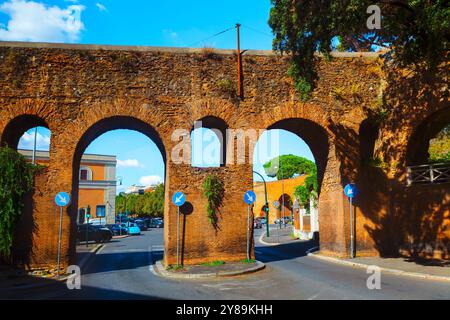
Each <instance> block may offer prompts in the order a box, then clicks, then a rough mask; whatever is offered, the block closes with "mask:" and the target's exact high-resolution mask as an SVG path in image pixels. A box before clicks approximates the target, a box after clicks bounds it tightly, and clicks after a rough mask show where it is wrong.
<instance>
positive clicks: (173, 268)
mask: <svg viewBox="0 0 450 320" xmlns="http://www.w3.org/2000/svg"><path fill="white" fill-rule="evenodd" d="M166 270H168V271H179V270H184V266H182V265H177V264H174V265H170V266H168V267H167V269H166Z"/></svg>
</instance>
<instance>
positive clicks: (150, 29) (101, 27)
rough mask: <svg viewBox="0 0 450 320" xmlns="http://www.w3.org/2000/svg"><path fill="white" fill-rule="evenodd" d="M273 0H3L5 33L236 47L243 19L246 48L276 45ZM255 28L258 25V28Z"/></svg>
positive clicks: (6, 36) (0, 32)
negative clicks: (237, 26) (238, 25)
mask: <svg viewBox="0 0 450 320" xmlns="http://www.w3.org/2000/svg"><path fill="white" fill-rule="evenodd" d="M269 10H270V1H269V0H246V1H238V0H227V1H205V0H203V1H180V0H172V1H155V0H130V1H122V0H120V1H119V0H98V1H95V0H94V1H92V0H89V1H87V0H35V1H28V0H9V1H1V2H0V23H1V26H0V39H1V40H21V41H48V42H71V43H86V44H87V43H95V44H113V45H148V46H176V47H186V46H189V47H192V46H193V47H203V46H213V47H216V48H234V47H235V45H236V35H235V32H234V30H231V31H229V32H227V33H225V34H223V35H221V36H218V37H215V38H213V39H210V40H208V41H202V40H204V39H206V38H208V37H210V36H211V35H213V34H215V33H217V32H220V31H222V30H225V29H228V28H232V27H234V25H235V24H236V23H237V22H239V23H241V24H242V25H243V27H242V37H241V38H242V48H243V49H268V50H269V49H271V43H272V38H271V30H270V28H269V26H268V25H267V20H268V17H269ZM255 30H256V31H255Z"/></svg>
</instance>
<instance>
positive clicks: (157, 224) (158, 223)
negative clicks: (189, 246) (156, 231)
mask: <svg viewBox="0 0 450 320" xmlns="http://www.w3.org/2000/svg"><path fill="white" fill-rule="evenodd" d="M150 228H164V221H163V220H162V219H157V218H155V219H152V220H151V221H150Z"/></svg>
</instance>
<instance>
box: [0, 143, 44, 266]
mask: <svg viewBox="0 0 450 320" xmlns="http://www.w3.org/2000/svg"><path fill="white" fill-rule="evenodd" d="M37 168H38V167H37V166H34V165H31V164H29V163H27V161H26V159H25V157H23V156H22V155H21V154H19V153H18V152H17V151H15V150H13V149H11V148H8V147H1V148H0V172H1V174H0V256H3V257H4V258H8V257H10V256H11V247H12V243H13V233H14V226H15V224H16V221H17V219H18V218H19V217H20V215H21V214H22V210H23V207H24V203H23V198H24V196H25V194H26V193H27V192H29V191H31V190H32V188H33V176H34V173H35V171H36V170H37Z"/></svg>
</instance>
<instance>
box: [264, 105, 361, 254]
mask: <svg viewBox="0 0 450 320" xmlns="http://www.w3.org/2000/svg"><path fill="white" fill-rule="evenodd" d="M256 121H258V123H259V126H260V127H261V125H262V126H263V127H262V128H264V129H284V130H287V131H290V132H292V133H294V134H296V135H298V136H299V137H300V138H302V139H303V140H304V141H305V142H306V143H307V144H308V146H309V148H310V149H311V151H312V153H313V155H314V158H315V161H316V163H317V166H318V180H319V181H318V182H319V191H320V193H319V212H320V214H319V224H320V248H321V250H322V251H323V252H325V253H332V254H335V255H341V256H345V255H347V254H348V252H349V241H350V236H349V228H348V223H349V221H348V219H347V217H346V214H345V213H346V212H347V211H348V203H347V202H346V201H345V199H344V193H343V185H344V184H345V183H347V182H348V181H350V180H351V179H352V176H351V175H350V174H349V173H350V172H352V171H355V170H356V168H354V167H352V166H353V163H347V161H346V159H345V158H343V157H342V152H341V153H340V152H339V143H341V144H343V140H345V139H346V138H347V135H346V134H343V131H342V130H337V129H336V126H335V125H333V123H332V120H331V119H330V118H329V116H328V115H327V113H326V112H324V109H323V107H321V106H319V105H315V104H308V103H305V104H299V103H293V102H287V103H285V104H282V105H280V106H278V107H275V108H273V109H272V110H271V111H270V112H265V113H264V114H261V115H259V118H258V119H257V120H256Z"/></svg>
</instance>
